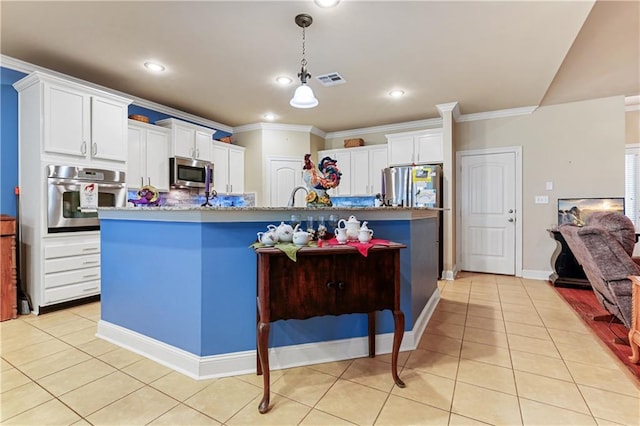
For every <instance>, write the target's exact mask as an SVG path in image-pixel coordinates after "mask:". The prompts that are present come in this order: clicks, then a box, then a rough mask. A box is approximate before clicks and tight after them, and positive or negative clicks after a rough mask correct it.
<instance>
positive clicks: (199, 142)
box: [194, 130, 213, 161]
mask: <svg viewBox="0 0 640 426" xmlns="http://www.w3.org/2000/svg"><path fill="white" fill-rule="evenodd" d="M212 142H213V131H211V132H203V131H201V130H196V133H195V140H194V143H195V152H196V154H195V158H196V159H198V160H203V161H212V159H213V157H212V154H211V152H212V147H211V144H212Z"/></svg>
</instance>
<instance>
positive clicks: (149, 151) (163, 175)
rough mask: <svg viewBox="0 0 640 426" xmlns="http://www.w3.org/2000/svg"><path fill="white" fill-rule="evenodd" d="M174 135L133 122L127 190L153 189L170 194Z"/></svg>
mask: <svg viewBox="0 0 640 426" xmlns="http://www.w3.org/2000/svg"><path fill="white" fill-rule="evenodd" d="M170 136H171V132H170V130H168V129H165V128H164V127H158V126H154V125H152V124H145V123H142V122H139V121H135V120H129V157H128V159H127V187H129V188H140V187H141V186H144V185H153V186H154V187H155V188H156V189H158V190H160V191H169V156H170V155H171V153H170V152H171V141H170Z"/></svg>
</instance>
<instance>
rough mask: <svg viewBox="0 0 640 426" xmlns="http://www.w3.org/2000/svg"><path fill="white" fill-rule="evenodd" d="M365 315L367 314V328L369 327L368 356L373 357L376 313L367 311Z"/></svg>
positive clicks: (374, 352)
mask: <svg viewBox="0 0 640 426" xmlns="http://www.w3.org/2000/svg"><path fill="white" fill-rule="evenodd" d="M367 315H368V329H369V358H375V356H376V313H375V312H369V313H368V314H367Z"/></svg>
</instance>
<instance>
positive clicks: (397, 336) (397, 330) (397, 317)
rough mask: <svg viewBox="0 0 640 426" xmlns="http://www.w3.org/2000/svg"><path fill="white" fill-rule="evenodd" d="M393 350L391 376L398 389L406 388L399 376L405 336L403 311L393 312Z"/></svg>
mask: <svg viewBox="0 0 640 426" xmlns="http://www.w3.org/2000/svg"><path fill="white" fill-rule="evenodd" d="M393 320H394V328H393V349H392V352H391V375H392V376H393V380H394V381H395V382H396V385H398V387H400V388H403V387H405V384H404V382H403V381H402V380H401V379H400V377H399V376H398V353H399V352H400V344H401V343H402V337H403V336H404V313H403V312H402V311H401V310H397V311H393Z"/></svg>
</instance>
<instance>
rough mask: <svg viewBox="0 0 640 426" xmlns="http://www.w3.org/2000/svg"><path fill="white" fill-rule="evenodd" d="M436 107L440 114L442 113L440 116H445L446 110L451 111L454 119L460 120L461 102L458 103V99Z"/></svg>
mask: <svg viewBox="0 0 640 426" xmlns="http://www.w3.org/2000/svg"><path fill="white" fill-rule="evenodd" d="M436 108H437V109H438V114H440V117H443V118H444V113H445V112H451V116H452V117H453V121H458V119H459V118H460V104H458V102H457V101H456V102H449V103H446V104H438V105H436Z"/></svg>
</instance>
